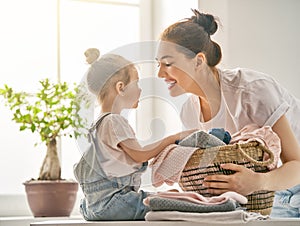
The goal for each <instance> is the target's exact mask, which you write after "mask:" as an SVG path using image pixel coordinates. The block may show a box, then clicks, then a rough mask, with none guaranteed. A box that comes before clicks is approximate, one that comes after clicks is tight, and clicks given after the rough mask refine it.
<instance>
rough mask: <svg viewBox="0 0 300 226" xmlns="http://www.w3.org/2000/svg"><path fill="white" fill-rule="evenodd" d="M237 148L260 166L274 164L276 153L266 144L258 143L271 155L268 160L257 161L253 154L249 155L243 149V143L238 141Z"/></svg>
mask: <svg viewBox="0 0 300 226" xmlns="http://www.w3.org/2000/svg"><path fill="white" fill-rule="evenodd" d="M235 145H236V148H237V150H238V151H239V152H240V153H241V155H242V156H244V157H245V158H246V159H248V160H249V161H250V162H252V163H254V164H256V165H259V166H268V165H270V164H272V163H273V162H274V154H273V152H272V151H270V150H269V149H267V148H266V147H265V146H264V145H262V144H260V143H259V144H258V145H259V146H260V148H261V149H262V150H263V151H264V152H265V153H267V154H268V155H269V157H270V158H269V159H268V160H267V161H257V160H255V159H253V158H252V157H251V156H249V155H248V154H247V153H245V152H244V151H243V148H242V147H243V144H240V143H236V144H235Z"/></svg>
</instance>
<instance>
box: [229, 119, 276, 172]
mask: <svg viewBox="0 0 300 226" xmlns="http://www.w3.org/2000/svg"><path fill="white" fill-rule="evenodd" d="M250 141H258V142H260V143H262V144H263V145H265V147H266V148H268V149H269V150H270V151H272V152H273V154H274V163H272V164H271V165H269V166H268V169H269V170H272V169H275V168H276V167H277V164H278V161H279V158H280V152H281V144H280V139H279V137H278V135H277V134H276V133H275V132H274V131H273V130H272V128H271V127H270V126H263V127H259V126H258V125H256V124H250V125H247V126H245V127H244V128H243V129H241V130H240V131H238V132H236V133H234V134H232V137H231V141H230V144H234V143H247V142H250ZM268 159H269V155H268V154H266V155H265V156H264V161H267V160H268Z"/></svg>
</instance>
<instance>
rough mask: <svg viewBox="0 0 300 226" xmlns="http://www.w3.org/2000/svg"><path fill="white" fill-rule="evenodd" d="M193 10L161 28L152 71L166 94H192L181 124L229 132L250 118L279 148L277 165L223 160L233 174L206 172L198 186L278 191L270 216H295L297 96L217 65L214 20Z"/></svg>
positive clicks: (299, 154)
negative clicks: (256, 166) (262, 168)
mask: <svg viewBox="0 0 300 226" xmlns="http://www.w3.org/2000/svg"><path fill="white" fill-rule="evenodd" d="M193 13H194V15H193V16H192V17H191V18H189V19H185V20H182V21H179V22H177V23H175V24H173V25H171V26H169V27H168V28H166V29H165V30H164V31H163V33H162V34H161V38H160V45H159V48H158V53H157V54H158V55H157V61H158V63H159V72H158V76H159V77H160V78H164V80H165V81H166V83H167V84H168V89H169V93H170V95H171V96H178V95H180V94H182V93H191V94H193V95H191V96H190V97H189V99H188V100H187V101H186V103H185V104H184V105H183V107H182V110H181V118H182V121H183V124H184V125H185V127H186V128H187V129H194V128H197V129H203V130H205V131H207V130H209V129H211V128H213V127H222V128H225V129H226V130H227V131H229V132H230V133H235V132H237V131H239V130H241V129H242V128H243V127H244V126H245V125H248V124H253V123H255V124H257V125H258V126H260V127H262V126H271V127H272V129H273V131H274V132H276V133H277V135H278V136H279V137H280V139H281V148H282V151H281V161H282V165H281V166H280V167H279V168H277V169H275V170H273V171H271V172H268V173H255V172H253V171H251V170H249V169H247V168H245V167H243V166H238V165H234V164H225V165H224V166H223V168H225V169H230V170H234V171H236V173H235V174H233V175H214V176H207V177H206V179H205V182H204V186H206V187H208V188H209V191H210V193H212V194H215V195H218V194H221V193H224V192H226V191H230V190H231V191H236V192H238V193H240V194H243V195H248V194H250V193H252V192H254V191H258V190H274V191H280V190H283V191H280V192H277V193H276V197H275V202H274V206H273V211H272V216H274V217H300V214H299V213H300V211H299V210H300V203H299V202H300V147H299V141H300V123H295V122H297V119H298V118H299V117H300V101H299V100H297V99H296V98H295V97H294V96H292V95H291V94H289V93H288V91H287V90H285V89H284V88H283V87H282V86H280V84H278V83H277V82H276V81H275V80H274V79H273V78H272V77H271V76H268V75H266V74H263V73H260V72H256V71H253V70H249V69H243V68H237V69H233V70H221V69H219V68H217V65H218V63H219V62H220V60H221V57H222V52H221V48H220V46H219V45H218V44H217V43H216V42H214V41H212V40H211V35H213V34H214V33H215V32H216V31H217V29H218V24H217V22H216V20H215V18H214V16H212V15H210V14H203V13H200V12H199V11H198V10H193ZM287 175H288V176H287ZM297 184H299V185H297ZM284 189H288V190H284ZM297 196H298V198H297ZM296 200H297V201H296ZM297 202H298V203H297Z"/></svg>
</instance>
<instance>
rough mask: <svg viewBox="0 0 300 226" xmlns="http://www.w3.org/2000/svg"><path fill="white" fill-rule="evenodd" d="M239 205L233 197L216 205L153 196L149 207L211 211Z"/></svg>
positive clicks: (185, 210)
mask: <svg viewBox="0 0 300 226" xmlns="http://www.w3.org/2000/svg"><path fill="white" fill-rule="evenodd" d="M237 207H239V204H238V203H237V202H236V201H234V200H233V199H228V200H227V201H226V202H224V203H221V204H215V205H205V204H195V203H191V202H188V201H183V200H176V199H170V198H162V197H152V198H150V199H149V208H150V210H152V211H180V212H195V213H210V212H228V211H233V210H235V209H236V208H237Z"/></svg>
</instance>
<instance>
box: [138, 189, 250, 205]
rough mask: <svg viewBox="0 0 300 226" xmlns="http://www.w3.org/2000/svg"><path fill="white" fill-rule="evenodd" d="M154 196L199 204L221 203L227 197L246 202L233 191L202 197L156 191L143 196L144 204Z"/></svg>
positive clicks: (244, 198)
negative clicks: (145, 196)
mask: <svg viewBox="0 0 300 226" xmlns="http://www.w3.org/2000/svg"><path fill="white" fill-rule="evenodd" d="M155 197H162V198H169V199H176V200H182V201H187V202H191V203H195V204H201V205H217V204H222V203H225V202H227V201H228V200H229V199H232V200H234V201H237V202H238V203H240V204H246V203H247V202H248V200H247V198H246V197H245V196H243V195H241V194H239V193H236V192H233V191H229V192H225V193H223V194H222V195H219V196H212V197H204V196H203V195H200V194H198V193H196V192H158V193H156V194H152V195H150V196H148V197H147V198H145V199H144V201H143V202H144V204H145V205H149V202H150V200H151V198H155Z"/></svg>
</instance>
